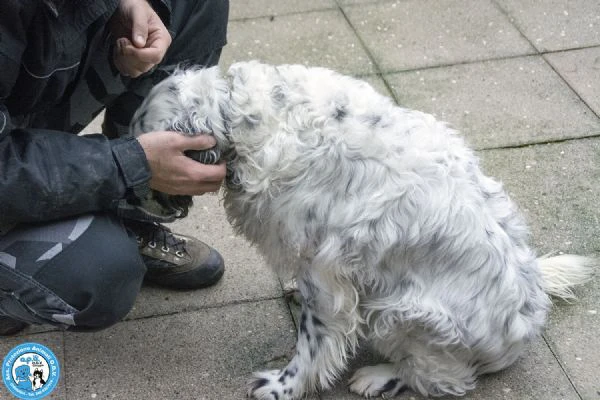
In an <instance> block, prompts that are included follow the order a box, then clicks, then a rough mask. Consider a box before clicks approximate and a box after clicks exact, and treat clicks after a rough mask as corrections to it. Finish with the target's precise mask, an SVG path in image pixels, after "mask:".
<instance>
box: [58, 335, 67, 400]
mask: <svg viewBox="0 0 600 400" xmlns="http://www.w3.org/2000/svg"><path fill="white" fill-rule="evenodd" d="M59 332H60V340H61V342H62V359H63V363H62V365H61V366H60V375H61V376H60V378H61V379H62V381H63V387H64V389H65V399H68V398H69V384H68V383H69V381H68V380H67V376H68V374H67V371H68V368H67V365H68V364H69V363H68V362H67V345H66V341H65V331H59Z"/></svg>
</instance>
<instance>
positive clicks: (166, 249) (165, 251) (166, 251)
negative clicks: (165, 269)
mask: <svg viewBox="0 0 600 400" xmlns="http://www.w3.org/2000/svg"><path fill="white" fill-rule="evenodd" d="M160 251H162V252H163V253H168V252H169V248H168V247H165V246H163V247H161V248H160Z"/></svg>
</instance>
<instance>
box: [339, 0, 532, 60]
mask: <svg viewBox="0 0 600 400" xmlns="http://www.w3.org/2000/svg"><path fill="white" fill-rule="evenodd" d="M342 8H343V9H344V11H345V13H346V15H347V17H348V19H349V20H350V22H351V24H352V26H353V27H354V29H356V31H357V32H358V35H359V36H360V37H361V39H362V40H363V41H364V43H365V45H366V47H367V48H368V49H369V51H370V52H371V54H372V55H373V58H374V59H375V61H376V63H377V64H378V65H379V67H380V69H381V71H382V72H390V71H398V70H406V69H414V68H422V67H430V66H438V65H447V64H453V63H462V62H467V61H476V60H484V59H489V58H498V57H508V56H516V55H523V54H531V53H532V52H534V49H533V47H531V45H530V44H529V43H528V42H527V40H526V39H525V38H523V37H522V35H521V34H520V33H519V31H518V30H517V29H515V28H514V26H513V25H511V24H510V22H509V21H508V19H507V18H506V17H505V15H504V14H503V13H502V12H501V11H500V10H499V9H498V8H497V7H496V6H495V5H494V3H493V2H492V1H490V0H447V1H438V0H403V1H394V2H377V3H369V4H358V5H343V6H342Z"/></svg>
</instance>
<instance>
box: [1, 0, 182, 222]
mask: <svg viewBox="0 0 600 400" xmlns="http://www.w3.org/2000/svg"><path fill="white" fill-rule="evenodd" d="M117 5H118V0H106V1H97V0H94V1H90V0H76V1H73V0H54V1H50V0H4V1H3V2H2V7H1V10H0V228H1V227H2V226H4V227H6V226H7V225H11V224H14V223H18V222H33V221H45V220H51V219H59V218H63V217H66V216H70V215H75V214H82V213H89V212H96V211H104V210H115V209H116V206H117V203H118V202H119V201H120V200H122V199H124V198H125V197H126V196H127V195H128V193H129V192H131V191H132V189H134V188H136V187H140V186H144V185H147V182H148V180H149V178H150V171H149V167H148V163H147V161H146V158H145V155H144V153H143V150H142V148H141V146H140V145H139V143H138V142H137V141H136V140H134V139H116V140H111V141H109V140H108V139H107V138H106V137H105V136H103V135H90V136H77V135H75V134H72V133H73V132H71V133H68V132H65V130H67V129H68V128H66V127H65V126H64V124H63V125H62V126H61V124H60V123H57V122H56V121H54V122H53V121H52V117H53V107H56V106H57V105H58V104H62V103H65V99H67V98H68V97H69V96H70V94H71V91H72V90H73V87H74V85H75V82H77V81H78V80H80V79H81V74H82V68H81V66H82V65H84V61H85V58H86V54H87V52H88V51H89V46H88V44H89V41H90V40H91V38H92V37H93V36H94V34H96V33H97V32H98V31H99V30H101V29H102V30H103V29H104V26H105V23H106V22H107V21H108V19H109V18H110V16H111V15H112V14H113V13H114V11H115V10H116V8H117ZM153 6H154V7H155V10H157V12H158V13H159V15H160V16H161V18H162V19H163V20H164V21H165V22H166V23H167V24H168V22H169V12H170V3H169V2H168V1H165V0H160V1H158V0H157V1H156V2H154V3H153ZM167 26H168V25H167ZM107 62H109V61H108V60H107ZM67 103H68V102H67ZM0 233H1V229H0Z"/></svg>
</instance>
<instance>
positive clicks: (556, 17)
mask: <svg viewBox="0 0 600 400" xmlns="http://www.w3.org/2000/svg"><path fill="white" fill-rule="evenodd" d="M495 1H496V2H497V3H498V4H499V5H500V6H501V7H502V9H504V10H505V11H506V13H507V14H508V16H509V17H510V20H511V21H512V22H513V23H514V24H515V25H516V26H517V27H518V28H519V30H520V31H521V32H523V34H524V35H525V36H526V37H527V38H528V39H529V41H530V42H531V43H532V44H533V45H534V46H535V47H536V48H537V49H538V50H539V51H542V52H545V51H556V50H564V49H569V48H578V47H585V46H597V45H600V3H598V1H596V0H577V1H572V0H495Z"/></svg>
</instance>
